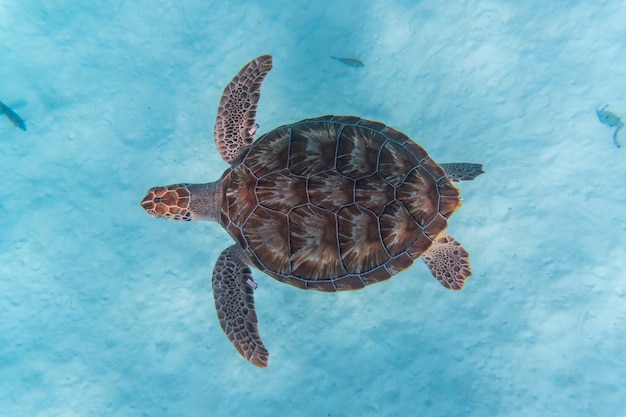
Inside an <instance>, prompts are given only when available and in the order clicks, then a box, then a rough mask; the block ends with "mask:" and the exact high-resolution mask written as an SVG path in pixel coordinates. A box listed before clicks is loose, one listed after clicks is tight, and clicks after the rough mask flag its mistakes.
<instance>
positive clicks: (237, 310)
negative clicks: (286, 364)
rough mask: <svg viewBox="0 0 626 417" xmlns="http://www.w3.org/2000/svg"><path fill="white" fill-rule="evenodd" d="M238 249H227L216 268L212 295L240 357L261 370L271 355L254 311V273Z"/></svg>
mask: <svg viewBox="0 0 626 417" xmlns="http://www.w3.org/2000/svg"><path fill="white" fill-rule="evenodd" d="M242 257H243V253H242V251H241V249H240V248H239V246H237V245H233V246H231V247H229V248H227V249H225V250H224V252H222V253H221V254H220V256H219V258H218V259H217V262H216V263H215V268H214V269H213V296H214V297H215V309H216V310H217V317H218V319H219V321H220V326H222V330H224V333H226V336H228V338H229V339H230V341H231V342H233V345H235V348H236V349H237V350H238V351H239V353H240V354H241V356H243V357H244V358H246V359H247V360H248V361H250V363H252V364H253V365H256V366H258V367H261V368H265V367H267V364H268V361H269V356H270V354H269V352H268V351H267V350H266V349H265V346H263V341H262V340H261V336H260V335H259V330H258V328H257V318H256V313H255V311H254V289H253V285H251V284H250V283H253V282H254V281H252V271H250V268H249V267H248V266H247V265H246V264H245V263H244V262H243V260H242Z"/></svg>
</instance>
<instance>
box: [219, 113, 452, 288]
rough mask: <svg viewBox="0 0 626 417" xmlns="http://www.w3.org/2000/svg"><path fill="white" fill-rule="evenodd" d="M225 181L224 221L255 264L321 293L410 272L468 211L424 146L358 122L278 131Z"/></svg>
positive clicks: (306, 123) (313, 122) (321, 122)
mask: <svg viewBox="0 0 626 417" xmlns="http://www.w3.org/2000/svg"><path fill="white" fill-rule="evenodd" d="M225 178H226V179H227V181H224V182H225V184H226V185H225V199H224V201H225V203H224V206H223V209H222V210H223V215H222V219H221V221H222V223H223V224H224V225H225V227H226V229H227V230H228V231H229V232H230V233H231V235H233V237H234V238H235V240H236V241H237V242H238V243H240V244H241V245H242V247H243V248H244V251H245V252H246V254H247V256H248V258H249V259H250V261H251V262H252V263H253V264H254V265H255V266H256V267H258V268H259V269H260V270H262V271H264V272H265V273H267V274H268V275H270V276H272V277H274V278H276V279H278V280H280V281H282V282H286V283H289V284H291V285H294V286H296V287H299V288H314V289H317V290H321V291H339V290H349V289H356V288H362V287H364V286H366V285H369V284H372V283H375V282H379V281H383V280H386V279H388V278H390V277H391V276H392V275H393V274H395V273H396V272H398V271H400V270H403V269H405V268H407V267H409V266H410V265H411V264H412V263H413V260H414V259H416V258H417V257H419V256H420V255H422V254H423V253H424V252H425V251H426V250H428V248H429V247H430V245H431V244H432V239H434V238H435V237H436V236H437V235H438V234H439V233H440V232H441V231H442V230H443V229H445V227H446V226H447V221H446V219H447V217H448V216H449V215H450V214H451V213H452V212H454V210H456V208H457V207H458V206H459V204H460V199H459V193H458V190H457V189H456V187H455V186H454V185H452V183H451V182H450V181H449V180H448V179H446V178H445V172H444V171H443V169H442V168H441V167H439V166H438V165H437V164H436V163H434V162H433V161H432V160H431V159H430V158H429V157H428V154H427V153H426V151H424V150H423V149H422V148H421V147H420V146H419V145H417V144H416V143H414V142H412V141H411V140H410V139H409V138H408V137H407V136H406V135H404V134H403V133H401V132H399V131H397V130H395V129H391V128H388V127H386V126H385V125H384V124H382V123H379V122H372V121H367V120H362V119H359V118H357V117H351V116H350V117H334V116H323V117H319V118H316V119H308V120H303V121H300V122H298V123H294V124H292V125H287V126H283V127H280V128H278V129H275V130H273V131H272V132H270V133H268V134H266V135H264V136H262V137H260V138H259V139H258V140H257V141H256V142H255V143H254V144H252V145H251V146H250V148H249V149H248V150H247V151H246V152H245V153H244V155H243V156H242V157H241V158H239V159H238V160H237V161H235V163H233V165H232V168H231V170H230V171H229V172H228V173H227V174H226V175H225ZM242 239H243V240H245V243H244V244H242V243H241V240H242Z"/></svg>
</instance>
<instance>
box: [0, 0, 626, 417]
mask: <svg viewBox="0 0 626 417" xmlns="http://www.w3.org/2000/svg"><path fill="white" fill-rule="evenodd" d="M83 3H84V4H83ZM269 3H270V2H263V1H248V2H244V1H240V2H207V1H205V0H181V1H165V0H164V1H160V2H149V1H145V0H130V1H124V2H122V1H117V2H105V1H100V2H98V1H94V2H76V1H74V0H48V1H45V2H42V1H38V0H21V1H19V2H18V1H9V0H0V56H1V57H2V59H1V65H0V100H1V101H2V102H4V103H5V104H6V105H8V106H10V107H11V108H12V109H13V110H14V111H15V112H16V113H17V114H19V115H20V116H21V117H22V118H23V119H24V120H25V123H26V125H27V127H28V130H27V131H26V132H24V131H22V130H20V129H17V128H15V127H13V125H12V124H11V122H10V121H9V120H8V119H7V118H6V117H4V116H0V168H1V171H0V172H1V178H2V186H1V187H0V212H1V216H0V416H3V417H4V416H8V417H23V416H37V417H39V416H41V417H44V416H45V417H48V416H186V417H194V416H198V417H199V416H224V417H230V416H255V417H263V416H271V417H276V416H289V417H300V416H302V417H328V416H332V417H347V416H385V417H389V416H402V417H404V416H407V417H414V416H420V417H421V416H437V417H443V416H446V417H451V416H476V417H479V416H480V417H483V416H542V417H549V416H567V417H577V416H585V417H587V416H611V417H615V416H625V415H626V411H624V410H626V389H625V388H624V386H625V384H624V383H625V381H626V359H625V358H624V346H626V233H625V231H626V210H625V209H624V207H626V192H625V190H626V150H624V149H623V148H622V149H618V148H616V147H615V145H614V144H613V143H612V140H611V136H612V133H613V129H611V128H610V127H609V126H606V125H603V124H602V123H600V121H599V120H598V118H597V117H596V114H595V109H596V108H597V107H598V106H600V107H601V106H604V105H605V104H609V107H608V108H607V109H608V110H611V111H612V112H613V113H615V114H616V115H620V116H626V100H625V97H626V24H625V23H624V22H626V2H625V1H621V0H620V1H618V0H615V1H610V0H607V1H594V2H591V1H554V2H545V1H538V0H532V1H525V2H511V1H505V0H490V1H489V0H477V1H465V2H458V1H439V0H432V1H409V0H405V1H401V0H381V1H368V2H363V1H357V0H351V1H336V0H335V1H316V2H305V1H298V0H293V1H290V0H282V1H276V2H272V5H271V6H269V5H268V4H269ZM265 53H270V54H272V55H274V69H273V70H272V72H271V73H270V74H269V75H268V77H267V79H266V81H265V84H264V86H263V95H262V97H261V102H260V108H259V113H258V122H259V124H260V126H261V127H260V132H261V133H263V132H266V131H269V130H271V129H272V128H273V127H276V126H278V125H281V124H285V123H291V122H294V121H297V120H299V119H302V118H306V117H314V116H319V115H322V114H328V113H334V114H356V115H359V116H362V117H366V118H369V119H374V120H381V121H383V122H385V123H386V124H388V125H391V126H394V127H396V128H398V129H400V130H402V131H404V132H406V133H407V134H409V135H410V136H411V137H412V138H413V139H414V140H416V141H417V142H419V143H420V144H421V145H423V146H424V147H425V148H426V149H427V150H428V151H429V152H430V154H431V155H432V156H433V158H435V160H437V161H441V162H446V161H447V162H452V161H472V162H481V163H483V164H484V165H485V170H486V174H484V175H482V176H481V177H479V178H478V179H476V180H475V181H473V182H468V183H463V184H461V188H462V192H463V197H464V202H463V207H462V208H461V209H460V210H459V211H458V212H457V213H456V214H455V216H454V217H453V218H452V219H451V221H450V224H449V229H448V230H449V233H450V234H452V235H454V236H455V238H457V239H458V240H459V241H460V242H462V243H463V245H464V246H465V248H466V249H467V250H468V251H469V252H470V254H471V261H472V267H473V271H474V276H473V277H472V278H470V280H469V281H468V283H467V285H466V286H465V288H464V289H463V291H461V292H452V291H447V290H445V289H444V288H443V287H441V285H439V284H438V283H437V282H436V280H434V279H433V278H432V277H431V276H430V273H429V272H428V270H427V268H426V267H425V266H424V265H423V264H422V263H421V262H417V263H416V264H415V265H414V266H413V267H412V268H411V269H409V270H407V271H405V272H403V273H401V274H399V275H397V276H396V277H394V278H393V279H391V280H390V281H387V282H385V283H381V284H377V285H373V286H370V287H367V288H366V289H364V290H362V291H356V292H344V293H340V294H323V293H315V292H306V291H300V290H297V289H296V288H294V287H291V286H287V285H282V284H280V283H278V282H277V281H274V280H272V279H270V278H268V277H267V276H264V275H263V274H261V273H258V272H257V271H255V280H256V281H257V282H258V283H259V288H258V289H257V290H256V292H255V294H256V305H257V313H258V316H259V325H260V330H261V333H262V335H263V338H264V340H265V343H266V345H267V347H268V349H269V351H270V352H271V355H272V356H271V362H270V366H269V368H267V369H258V368H255V367H253V366H251V365H249V364H248V363H247V362H246V361H245V360H243V359H242V358H241V357H240V356H239V355H238V354H237V352H236V351H235V350H234V349H233V347H232V345H231V344H230V343H229V341H228V340H227V338H226V337H225V336H224V334H223V333H222V331H221V329H220V327H219V323H218V321H217V318H216V315H215V311H214V306H213V296H212V292H211V283H210V277H211V271H212V269H213V264H214V262H215V260H216V258H217V256H218V254H219V253H220V252H221V251H222V249H224V248H225V247H227V246H229V245H231V244H232V240H231V239H230V237H229V236H228V235H227V233H226V232H225V231H223V230H222V229H221V228H220V227H219V225H217V224H208V223H201V222H197V223H189V224H183V223H175V222H166V221H157V220H154V219H151V218H150V217H149V216H148V215H146V214H145V213H144V212H143V210H142V209H141V207H140V206H139V201H140V200H141V198H142V197H143V195H144V192H145V191H146V189H148V188H149V187H151V186H154V185H160V184H169V183H175V182H181V181H185V182H208V181H213V180H215V179H217V178H218V177H219V176H220V175H221V173H222V172H223V171H224V170H225V169H226V167H227V165H226V164H225V163H224V162H223V161H222V160H221V159H220V157H219V155H218V154H217V152H216V150H215V145H214V143H213V138H212V132H213V123H214V117H215V113H216V109H217V104H218V101H219V97H220V94H221V92H222V89H223V88H224V86H225V84H226V83H227V82H228V81H229V80H230V79H231V77H232V76H233V75H234V74H235V73H236V72H237V71H238V70H239V68H240V67H241V66H242V65H243V64H245V63H246V62H248V61H249V60H250V59H252V58H253V57H256V56H258V55H261V54H265ZM330 55H332V56H338V57H347V58H358V59H360V60H361V61H362V62H363V63H364V67H362V68H353V67H350V66H347V65H344V64H342V63H341V62H338V61H336V60H333V59H331V58H330V57H329V56H330ZM624 142H626V137H625V138H624Z"/></svg>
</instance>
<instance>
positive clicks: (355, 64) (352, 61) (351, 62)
mask: <svg viewBox="0 0 626 417" xmlns="http://www.w3.org/2000/svg"><path fill="white" fill-rule="evenodd" d="M330 57H331V58H332V59H334V60H335V61H339V62H341V63H342V64H346V65H347V66H349V67H352V68H361V67H364V66H365V64H364V63H363V62H361V61H359V60H358V59H356V58H337V57H336V56H332V55H330Z"/></svg>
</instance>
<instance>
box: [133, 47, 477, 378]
mask: <svg viewBox="0 0 626 417" xmlns="http://www.w3.org/2000/svg"><path fill="white" fill-rule="evenodd" d="M271 67H272V58H271V56H269V55H264V56H261V57H259V58H257V59H255V60H252V61H251V62H250V63H248V64H247V65H246V66H245V67H244V68H243V69H242V70H241V71H240V72H239V73H238V74H237V75H236V76H235V78H233V80H232V81H231V83H230V84H228V85H227V87H226V88H225V90H224V93H223V96H222V99H221V101H220V106H219V109H218V116H217V121H216V125H215V131H214V136H215V142H216V145H217V149H218V150H219V152H220V155H221V156H222V158H223V159H224V161H226V162H227V163H228V164H230V167H229V168H228V169H227V170H226V171H225V172H224V174H223V175H222V177H221V178H220V179H219V180H218V181H216V182H213V183H207V184H175V185H170V186H165V187H155V188H152V189H150V190H149V191H148V193H147V195H146V196H145V198H144V199H143V201H142V203H141V205H142V207H143V208H144V209H145V210H146V211H147V212H148V213H149V214H150V215H152V216H153V217H162V218H166V219H171V220H184V221H189V220H212V221H215V222H218V223H219V224H220V225H221V226H222V227H223V228H224V229H225V230H226V231H227V232H228V233H229V234H230V235H231V237H232V238H233V240H234V241H235V245H233V246H231V247H229V248H227V249H226V250H224V252H222V254H221V255H220V256H219V258H218V260H217V263H216V265H215V269H214V272H213V292H214V297H215V306H216V309H217V312H218V318H219V322H220V325H221V326H222V329H223V330H224V332H225V333H226V334H227V336H228V338H229V339H230V340H231V342H232V343H233V345H234V346H235V348H236V349H237V350H238V351H239V353H240V354H241V355H242V356H243V357H244V358H246V359H247V360H248V361H250V362H251V363H253V364H254V365H257V366H260V367H265V366H267V364H268V360H269V353H268V352H267V350H266V348H265V346H264V345H263V342H262V340H261V337H260V336H259V332H258V325H257V316H256V312H255V308H254V293H253V292H254V288H256V283H255V282H254V281H253V279H252V275H251V270H250V267H255V268H257V269H258V270H260V271H261V272H263V273H265V274H266V275H268V276H270V277H272V278H274V279H276V280H278V281H279V282H283V283H286V284H290V285H293V286H295V287H297V288H301V289H312V290H318V291H325V292H335V291H346V290H356V289H360V288H363V287H365V286H368V285H370V284H374V283H377V282H381V281H384V280H387V279H389V278H391V277H392V276H393V275H395V274H397V273H398V272H400V271H402V270H404V269H406V268H408V267H409V266H411V265H412V263H413V261H414V260H415V259H418V258H420V257H421V258H422V259H423V260H424V262H425V263H426V265H427V266H428V268H429V269H430V271H431V273H432V274H433V276H434V277H435V278H437V280H438V281H439V282H440V283H441V284H442V285H443V286H444V287H446V288H449V289H453V290H460V289H461V288H462V287H463V285H464V284H465V282H466V280H467V278H468V277H469V276H470V275H471V268H470V264H469V255H468V253H467V251H466V250H465V249H464V248H463V247H462V246H461V245H460V244H459V243H458V242H457V241H456V240H454V239H453V238H452V237H450V236H448V235H447V234H446V233H445V229H446V227H447V225H448V219H449V218H450V216H451V215H452V214H453V213H454V212H455V211H456V210H457V209H458V208H459V206H460V203H461V198H460V195H459V190H458V188H456V186H455V185H453V183H452V181H454V182H458V181H468V180H472V179H474V178H476V177H477V176H478V175H480V174H482V173H483V171H482V165H480V164H472V163H452V164H444V165H443V166H442V165H439V164H437V163H436V162H435V161H433V160H432V159H431V158H430V156H429V155H428V153H427V152H426V151H425V150H424V149H423V148H422V147H421V146H419V145H418V144H417V143H415V142H413V141H412V140H411V139H409V137H408V136H406V135H405V134H404V133H402V132H400V131H398V130H396V129H393V128H391V127H388V126H386V125H385V124H383V123H380V122H374V121H370V120H365V119H362V118H359V117H355V116H333V115H327V116H322V117H317V118H314V119H305V120H301V121H299V122H296V123H292V124H288V125H284V126H281V127H278V128H276V129H273V130H271V131H269V132H267V133H265V134H264V135H262V136H261V137H260V138H259V139H257V140H256V141H254V142H253V139H254V134H255V133H256V130H257V128H258V125H257V123H256V109H257V105H258V100H259V98H260V89H261V84H262V82H263V80H264V78H265V76H266V75H267V73H268V72H269V70H270V69H271Z"/></svg>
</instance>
